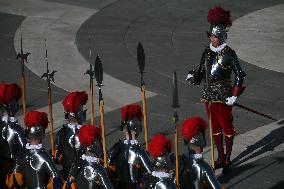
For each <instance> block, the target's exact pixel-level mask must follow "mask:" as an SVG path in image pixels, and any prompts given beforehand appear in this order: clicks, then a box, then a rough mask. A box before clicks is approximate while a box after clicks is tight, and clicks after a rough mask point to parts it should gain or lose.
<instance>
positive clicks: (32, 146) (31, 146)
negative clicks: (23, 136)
mask: <svg viewBox="0 0 284 189" xmlns="http://www.w3.org/2000/svg"><path fill="white" fill-rule="evenodd" d="M26 149H28V150H40V149H42V144H30V143H27V144H26Z"/></svg>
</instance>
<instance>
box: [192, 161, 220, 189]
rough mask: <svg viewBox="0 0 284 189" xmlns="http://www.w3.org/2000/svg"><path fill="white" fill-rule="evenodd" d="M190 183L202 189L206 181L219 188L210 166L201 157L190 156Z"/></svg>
mask: <svg viewBox="0 0 284 189" xmlns="http://www.w3.org/2000/svg"><path fill="white" fill-rule="evenodd" d="M189 162H190V168H189V170H190V177H191V178H190V179H189V180H190V182H192V183H190V185H191V186H192V188H194V189H204V188H205V186H204V182H205V181H206V182H207V183H208V184H209V185H210V186H211V187H212V188H213V189H221V186H220V183H219V182H218V181H217V179H216V177H215V175H214V173H213V170H212V168H211V167H210V165H208V163H206V162H205V161H204V160H203V159H194V158H190V159H189Z"/></svg>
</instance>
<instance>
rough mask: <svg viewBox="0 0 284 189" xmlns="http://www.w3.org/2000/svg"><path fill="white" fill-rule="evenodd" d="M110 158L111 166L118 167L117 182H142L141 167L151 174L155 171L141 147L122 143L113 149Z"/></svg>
mask: <svg viewBox="0 0 284 189" xmlns="http://www.w3.org/2000/svg"><path fill="white" fill-rule="evenodd" d="M109 156H110V157H109V158H110V160H109V161H110V164H114V165H115V166H116V174H117V180H118V181H120V182H123V183H138V182H140V179H141V176H142V175H141V173H142V169H141V168H140V167H142V168H144V169H145V170H146V171H147V172H149V173H151V172H152V171H153V168H152V165H151V162H150V159H149V156H148V155H147V154H146V152H145V151H144V150H143V149H141V148H140V146H139V145H130V144H124V143H123V141H120V142H118V143H116V144H115V145H114V146H113V147H112V148H111V150H110V152H109ZM137 165H139V168H138V166H137Z"/></svg>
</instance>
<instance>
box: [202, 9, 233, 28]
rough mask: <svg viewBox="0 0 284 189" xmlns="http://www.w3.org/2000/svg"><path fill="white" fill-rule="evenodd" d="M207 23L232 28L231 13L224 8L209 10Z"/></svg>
mask: <svg viewBox="0 0 284 189" xmlns="http://www.w3.org/2000/svg"><path fill="white" fill-rule="evenodd" d="M207 21H208V22H209V23H210V24H211V25H217V24H222V25H224V26H225V27H230V26H232V20H231V14H230V11H226V10H224V9H223V8H222V7H214V8H212V9H210V10H209V12H208V15H207Z"/></svg>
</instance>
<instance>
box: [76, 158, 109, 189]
mask: <svg viewBox="0 0 284 189" xmlns="http://www.w3.org/2000/svg"><path fill="white" fill-rule="evenodd" d="M76 181H77V182H76V184H77V186H78V188H89V189H99V188H103V189H112V185H111V182H110V180H109V179H108V177H107V173H106V171H105V170H104V168H103V167H102V166H101V165H100V164H97V163H90V162H88V161H83V165H82V167H81V168H80V171H79V174H78V175H77V176H76ZM98 183H99V185H98Z"/></svg>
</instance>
